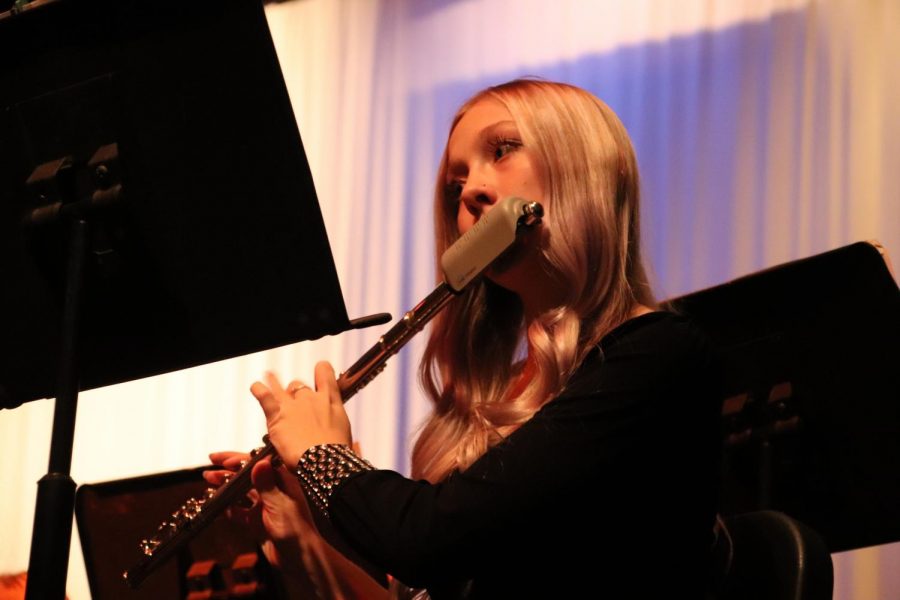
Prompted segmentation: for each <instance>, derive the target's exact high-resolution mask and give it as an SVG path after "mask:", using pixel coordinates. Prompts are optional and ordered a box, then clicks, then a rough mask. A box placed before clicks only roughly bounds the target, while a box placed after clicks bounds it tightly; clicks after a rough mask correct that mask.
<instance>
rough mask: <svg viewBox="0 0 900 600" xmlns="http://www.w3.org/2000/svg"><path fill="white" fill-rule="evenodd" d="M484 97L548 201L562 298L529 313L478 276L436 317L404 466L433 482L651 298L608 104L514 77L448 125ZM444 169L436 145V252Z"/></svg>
mask: <svg viewBox="0 0 900 600" xmlns="http://www.w3.org/2000/svg"><path fill="white" fill-rule="evenodd" d="M485 98H492V99H494V100H497V101H499V102H501V103H502V104H503V105H504V106H505V107H506V108H507V109H508V110H509V112H510V114H511V115H512V117H513V120H514V121H515V123H516V126H517V128H518V130H519V134H520V135H521V141H522V144H523V150H524V151H527V152H530V153H531V157H532V159H533V164H535V165H536V168H537V169H538V170H539V174H538V175H539V177H540V180H541V183H542V185H543V189H544V193H545V198H544V199H543V200H544V202H545V203H546V204H545V205H546V208H547V209H548V216H547V218H545V219H544V223H543V225H542V227H543V228H544V231H543V232H542V239H543V240H545V241H544V243H543V244H542V249H541V261H542V263H543V268H544V269H545V270H546V271H547V272H548V273H549V274H550V275H551V277H552V278H553V280H554V281H557V282H559V284H560V286H561V289H563V290H565V291H566V297H565V300H564V301H563V303H562V304H561V305H560V306H557V307H555V308H552V309H550V310H548V311H546V312H544V313H543V314H541V315H539V316H537V317H536V318H533V319H531V320H530V321H529V322H527V323H526V321H525V318H524V314H523V308H522V305H521V302H520V301H519V298H518V296H517V295H516V294H514V293H512V292H510V291H507V290H505V289H503V288H501V287H499V286H498V285H496V284H494V283H492V282H491V281H490V280H488V279H486V278H482V279H481V280H480V281H478V282H476V283H474V284H473V285H471V286H470V288H469V289H468V290H467V291H466V292H464V293H463V294H462V295H461V297H459V298H457V299H455V300H454V301H453V302H452V303H451V304H450V306H448V307H447V308H446V309H445V310H444V311H443V313H442V314H440V315H438V316H437V317H436V319H435V320H434V321H433V325H432V329H431V333H430V336H429V339H428V343H427V345H426V348H425V353H424V356H423V359H422V363H421V365H420V368H419V376H420V379H421V381H422V384H423V386H424V388H425V391H426V393H427V394H428V396H429V397H430V399H431V401H432V402H433V403H434V411H433V413H432V415H431V416H430V417H429V419H428V420H427V421H426V422H425V424H424V426H423V427H422V430H421V432H420V434H419V437H418V439H417V441H416V444H415V446H414V448H413V454H412V471H413V476H414V477H415V478H424V479H427V480H429V481H432V482H438V481H441V480H443V479H444V478H446V477H447V476H448V475H449V474H451V473H452V472H454V471H456V470H464V469H465V468H466V467H468V466H469V465H470V464H472V463H473V462H474V461H475V460H476V459H477V458H478V457H480V456H481V455H482V454H484V452H485V451H486V450H487V449H488V448H489V447H491V446H492V445H494V444H496V443H497V442H499V441H500V440H502V439H503V438H504V437H505V436H507V435H509V433H511V432H512V431H514V430H515V429H516V428H517V427H519V426H520V425H521V424H522V423H524V422H525V421H527V420H528V419H529V418H531V416H532V415H533V414H534V413H535V412H536V411H537V410H538V409H539V408H540V407H541V406H542V405H543V404H544V403H546V402H547V401H548V400H550V399H552V398H553V397H555V396H556V395H558V394H559V393H560V392H561V391H562V390H563V389H564V387H565V385H566V382H567V381H568V379H569V377H571V375H572V373H573V372H574V371H575V370H576V369H577V367H578V365H579V364H580V363H581V362H582V360H583V359H584V357H585V355H586V354H587V353H588V352H589V351H590V349H591V348H592V347H594V346H595V345H596V344H597V343H598V342H599V341H600V339H601V338H602V337H603V336H604V335H605V334H606V333H608V332H609V331H610V330H612V329H613V328H615V327H616V326H618V325H619V324H621V323H622V322H624V321H625V320H627V319H628V318H629V315H630V314H631V313H632V312H633V311H634V309H635V308H636V307H637V306H638V305H646V306H653V305H654V299H653V295H652V292H651V290H650V285H649V283H648V279H647V275H646V271H645V269H644V266H643V263H642V261H641V244H640V233H639V232H640V227H639V212H640V208H639V196H640V193H639V185H638V171H637V163H636V160H635V156H634V149H633V148H632V145H631V141H630V139H629V138H628V134H627V132H626V131H625V128H624V126H623V125H622V123H621V122H620V121H619V119H618V117H617V116H616V115H615V113H613V111H612V110H611V109H610V108H609V107H608V106H607V105H606V104H604V103H603V102H602V101H601V100H599V99H598V98H596V97H595V96H593V95H592V94H590V93H588V92H586V91H584V90H582V89H580V88H577V87H574V86H571V85H567V84H562V83H553V82H548V81H540V80H521V79H520V80H515V81H511V82H508V83H504V84H501V85H498V86H494V87H490V88H487V89H485V90H483V91H481V92H479V93H477V94H475V95H474V96H473V97H472V98H470V99H469V100H468V101H467V102H466V103H465V104H463V106H462V107H461V108H460V109H459V111H458V112H457V113H456V116H455V117H454V119H453V123H452V126H451V128H450V135H452V133H453V130H454V129H455V128H456V125H457V124H458V123H459V121H460V119H462V117H463V116H464V115H465V114H466V112H467V111H468V110H469V109H470V108H471V107H472V106H474V105H475V104H476V103H477V102H479V101H481V100H482V99H485ZM448 139H449V138H448ZM446 175H447V151H446V149H445V150H444V155H443V157H442V159H441V163H440V167H439V171H438V177H437V189H436V193H435V232H436V246H437V248H436V250H437V256H438V257H440V256H441V254H443V252H444V251H445V250H446V249H447V248H449V247H450V245H452V244H453V242H455V241H456V240H457V239H458V238H459V233H458V231H457V225H456V213H457V206H456V203H455V202H452V201H450V200H448V198H446V197H445V188H446V185H445V183H446ZM438 272H440V269H438ZM523 355H524V359H523Z"/></svg>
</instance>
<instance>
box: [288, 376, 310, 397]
mask: <svg viewBox="0 0 900 600" xmlns="http://www.w3.org/2000/svg"><path fill="white" fill-rule="evenodd" d="M308 387H309V386H308V385H306V384H305V383H303V382H302V381H300V380H299V379H294V380H292V381H291V382H290V383H289V384H288V385H287V388H285V389H286V391H287V393H288V394H290V395H291V396H293V395H294V394H296V393H297V392H299V391H300V390H302V389H303V388H308Z"/></svg>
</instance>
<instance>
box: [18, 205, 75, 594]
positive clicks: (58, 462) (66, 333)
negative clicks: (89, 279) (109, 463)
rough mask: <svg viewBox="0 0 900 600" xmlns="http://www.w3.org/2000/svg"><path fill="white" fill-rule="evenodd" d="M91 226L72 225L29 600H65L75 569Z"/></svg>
mask: <svg viewBox="0 0 900 600" xmlns="http://www.w3.org/2000/svg"><path fill="white" fill-rule="evenodd" d="M87 233H88V223H87V221H86V220H85V219H84V218H83V217H82V216H80V215H75V216H73V217H72V218H71V219H70V223H69V245H68V248H69V252H68V259H67V265H66V290H65V301H64V306H63V313H62V330H61V332H60V333H61V335H60V349H59V363H58V371H57V375H58V377H57V380H56V381H57V393H56V403H55V407H54V410H53V437H52V439H51V442H50V463H49V467H48V472H47V474H46V475H44V477H42V478H41V480H40V481H39V482H38V493H37V502H36V504H35V509H34V527H33V529H32V534H31V554H30V556H29V559H28V583H27V586H26V591H25V598H26V600H55V599H59V600H63V599H64V598H65V596H66V576H67V573H68V567H69V547H70V544H71V538H72V515H73V510H74V506H75V482H74V481H73V480H72V478H71V477H70V475H69V470H70V468H71V466H72V445H73V440H74V435H75V412H76V409H77V406H78V387H79V386H78V383H79V382H78V348H77V347H78V325H79V320H80V318H79V317H80V313H81V301H82V297H83V291H84V289H83V288H84V265H85V257H86V255H87V243H88V242H87Z"/></svg>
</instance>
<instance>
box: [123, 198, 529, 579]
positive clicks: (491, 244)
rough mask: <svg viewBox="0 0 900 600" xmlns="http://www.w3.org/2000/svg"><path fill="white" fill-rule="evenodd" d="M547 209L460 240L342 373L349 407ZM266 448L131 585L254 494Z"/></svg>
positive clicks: (209, 495) (166, 539)
mask: <svg viewBox="0 0 900 600" xmlns="http://www.w3.org/2000/svg"><path fill="white" fill-rule="evenodd" d="M543 214H544V210H543V207H542V206H541V205H540V204H538V203H537V202H530V201H528V200H524V199H522V198H506V199H504V200H502V201H501V202H498V203H497V204H496V205H495V206H494V207H493V208H492V209H491V210H490V212H488V213H487V214H485V215H484V216H483V217H482V218H480V219H479V220H478V221H477V222H476V223H475V225H474V226H473V227H472V228H471V229H470V230H469V231H467V232H466V234H465V235H463V236H462V237H461V238H459V240H457V241H456V243H454V244H453V245H452V246H450V248H448V249H447V251H446V252H444V254H443V255H442V256H441V270H442V271H443V273H444V281H443V282H441V283H440V284H439V285H438V286H437V287H436V288H435V289H434V291H432V292H431V293H430V294H429V295H428V296H426V297H425V299H424V300H422V301H421V302H419V303H418V304H417V305H416V306H415V307H414V308H412V309H411V310H409V311H407V312H406V314H404V315H403V318H402V319H400V320H399V321H398V322H397V323H396V324H395V325H394V326H393V327H391V329H389V330H388V332H387V333H385V334H384V335H383V336H381V338H379V340H378V342H377V343H376V344H375V345H373V346H372V347H371V348H370V349H369V350H368V351H367V352H366V353H365V354H363V355H362V357H360V359H359V360H357V361H356V362H355V363H353V365H352V366H351V367H350V368H349V369H347V370H346V371H344V372H343V373H341V375H340V377H338V380H337V384H338V388H339V389H340V391H341V399H342V400H343V401H344V402H347V401H348V400H349V399H350V398H352V397H353V396H354V395H355V394H356V392H358V391H359V390H361V389H362V388H363V387H365V386H366V384H368V383H369V382H370V381H372V379H374V378H375V377H376V376H377V375H378V374H379V373H381V371H383V370H384V368H385V366H386V364H387V361H388V359H389V358H390V357H391V356H393V355H394V354H396V353H397V352H398V351H399V350H400V348H402V347H403V346H404V345H406V343H407V342H409V340H411V339H412V338H413V336H415V335H416V334H417V333H418V332H419V331H421V330H422V328H423V327H424V326H425V324H426V323H428V322H429V321H430V320H431V319H432V318H433V317H434V316H435V315H436V314H437V313H438V312H440V310H441V309H442V308H443V307H444V306H446V304H447V302H449V301H450V299H451V298H453V297H454V296H456V295H458V294H460V293H461V292H462V291H463V290H464V289H465V288H466V287H467V286H468V285H469V284H470V283H471V282H472V281H473V280H474V279H475V278H476V277H478V275H480V274H481V273H482V272H484V270H485V269H487V268H488V266H490V264H491V263H492V262H493V261H494V260H496V259H497V258H498V257H499V256H500V255H501V254H503V252H504V251H506V250H507V249H508V248H510V247H511V246H512V245H513V243H514V242H515V241H516V236H517V235H518V234H519V233H521V232H522V231H524V230H526V229H529V228H531V227H533V226H535V225H538V224H540V222H541V218H542V217H543ZM263 442H264V446H263V447H262V448H258V449H256V450H254V451H253V452H251V454H250V458H249V460H247V461H245V462H244V463H243V464H242V465H241V468H240V469H239V470H238V471H236V472H235V473H233V474H232V475H231V476H230V477H229V478H228V480H227V481H226V482H225V483H224V484H222V485H221V486H220V487H219V488H207V490H206V492H205V493H204V495H203V496H201V497H200V498H190V499H188V500H187V501H186V502H185V503H184V504H182V506H181V507H180V508H179V509H178V510H176V511H175V512H174V513H172V515H171V517H170V518H168V519H167V520H165V521H163V523H162V524H161V525H160V526H159V529H158V530H157V532H156V534H155V535H154V536H153V537H151V538H148V539H144V540H141V543H140V549H141V552H142V554H143V556H142V557H141V559H140V561H138V562H137V563H136V564H135V565H134V566H133V567H132V568H130V569H128V570H127V571H125V572H124V573H123V577H124V579H125V582H126V583H127V584H128V585H129V586H130V587H132V588H136V587H138V586H139V585H140V584H141V583H142V582H143V581H144V580H145V579H146V578H147V576H149V575H150V574H151V573H152V572H153V571H155V570H156V569H158V568H159V567H160V566H161V565H163V564H165V562H166V561H167V560H168V559H169V558H171V557H172V556H174V555H175V554H177V553H178V551H179V550H180V549H181V548H183V547H184V546H185V544H187V543H188V542H190V541H191V540H192V539H193V538H194V537H195V536H196V535H197V534H198V533H200V532H201V531H202V530H203V529H204V528H205V527H206V526H207V525H209V524H210V523H211V522H212V521H213V520H214V519H215V518H216V517H217V516H219V515H220V514H221V513H222V512H224V511H225V509H226V508H228V507H229V506H231V505H232V504H233V503H234V502H235V501H236V500H238V499H239V498H242V497H243V496H245V495H246V494H247V492H249V491H250V488H251V482H250V473H251V471H252V470H253V466H254V465H255V464H256V463H258V462H259V461H261V460H263V459H265V458H268V457H272V460H276V459H277V454H276V452H275V447H274V446H273V445H272V443H271V442H270V441H269V439H268V436H264V437H263Z"/></svg>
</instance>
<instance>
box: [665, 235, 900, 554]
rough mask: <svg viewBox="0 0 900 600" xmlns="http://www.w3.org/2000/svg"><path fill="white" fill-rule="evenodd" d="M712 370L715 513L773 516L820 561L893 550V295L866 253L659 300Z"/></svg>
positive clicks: (896, 473) (876, 259)
mask: <svg viewBox="0 0 900 600" xmlns="http://www.w3.org/2000/svg"><path fill="white" fill-rule="evenodd" d="M670 304H671V305H672V306H673V307H674V308H675V309H676V310H678V311H680V312H683V313H686V314H687V315H689V316H690V317H691V318H692V319H693V320H694V321H695V322H696V323H698V324H699V325H700V326H701V327H702V328H703V329H705V330H706V331H707V333H708V334H709V335H710V337H712V338H713V340H714V341H715V342H716V343H717V344H718V346H719V347H720V349H721V350H722V353H723V359H724V363H725V388H726V389H725V397H726V400H725V403H724V408H723V421H724V425H725V436H726V438H725V441H726V444H725V468H724V481H723V492H722V494H723V497H722V504H723V512H724V513H725V514H736V513H742V512H748V511H753V510H761V509H775V510H779V511H781V512H784V513H787V514H789V515H790V516H792V517H794V518H795V519H798V520H800V521H802V522H804V523H806V524H807V525H809V526H811V527H813V528H814V529H815V530H817V531H818V532H819V533H820V534H822V537H823V538H824V539H825V541H826V544H827V546H828V549H829V550H830V551H831V552H838V551H842V550H850V549H854V548H861V547H864V546H871V545H875V544H884V543H888V542H894V541H897V540H900V469H898V468H897V465H898V464H900V368H898V366H900V290H898V289H897V283H896V282H895V281H894V278H893V277H892V275H891V273H890V272H889V271H888V268H887V266H886V264H885V261H884V260H883V258H882V256H881V254H880V253H879V250H878V249H877V248H876V247H875V246H873V245H871V244H869V243H857V244H853V245H851V246H847V247H844V248H840V249H837V250H833V251H831V252H826V253H824V254H820V255H817V256H813V257H811V258H807V259H803V260H798V261H794V262H791V263H788V264H784V265H781V266H778V267H774V268H772V269H768V270H765V271H762V272H760V273H756V274H753V275H750V276H747V277H743V278H741V279H737V280H735V281H732V282H730V283H726V284H724V285H720V286H716V287H714V288H710V289H708V290H703V291H700V292H696V293H693V294H689V295H687V296H683V297H681V298H677V299H674V300H672V301H670Z"/></svg>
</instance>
